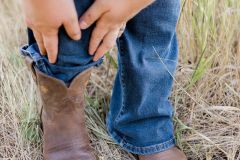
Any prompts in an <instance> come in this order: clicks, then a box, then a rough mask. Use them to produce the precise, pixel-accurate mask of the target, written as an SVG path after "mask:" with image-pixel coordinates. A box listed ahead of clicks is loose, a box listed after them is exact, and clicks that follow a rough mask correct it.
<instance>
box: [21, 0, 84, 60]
mask: <svg viewBox="0 0 240 160" xmlns="http://www.w3.org/2000/svg"><path fill="white" fill-rule="evenodd" d="M22 6H23V11H24V15H25V20H26V23H27V26H28V27H29V28H31V29H32V30H33V32H34V37H35V39H36V41H37V43H38V46H39V49H40V51H41V53H42V54H47V55H48V58H49V61H50V62H51V63H55V62H56V59H57V53H58V30H59V27H60V26H61V25H63V26H64V27H65V29H66V31H67V33H68V35H69V36H70V37H71V38H72V39H74V40H79V39H80V37H81V32H80V27H79V24H78V17H77V12H76V9H75V5H74V1H73V0H22Z"/></svg>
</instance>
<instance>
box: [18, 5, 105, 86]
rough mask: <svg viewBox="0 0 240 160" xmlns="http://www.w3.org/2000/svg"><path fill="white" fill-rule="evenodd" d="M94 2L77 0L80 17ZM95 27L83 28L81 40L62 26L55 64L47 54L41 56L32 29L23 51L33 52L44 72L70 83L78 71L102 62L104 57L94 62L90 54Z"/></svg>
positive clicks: (39, 67) (27, 53) (26, 52)
mask: <svg viewBox="0 0 240 160" xmlns="http://www.w3.org/2000/svg"><path fill="white" fill-rule="evenodd" d="M92 3H93V0H85V1H81V2H80V1H79V0H75V4H76V9H77V12H78V15H79V17H80V15H82V14H83V13H84V12H85V11H86V10H87V9H88V8H89V6H90V5H91V4H92ZM93 27H94V26H92V27H91V28H89V29H87V30H83V32H82V34H83V35H82V38H81V40H79V41H74V40H72V39H70V38H69V37H68V36H67V34H66V32H65V30H64V28H63V27H61V28H60V30H59V47H58V49H59V52H58V59H57V62H56V63H55V64H51V63H49V61H48V59H47V56H40V54H39V50H38V47H37V45H36V41H35V39H34V37H33V34H32V31H31V30H28V36H29V45H28V46H25V47H24V48H23V49H22V52H23V53H25V55H29V54H31V56H32V58H33V59H34V61H35V65H36V67H37V68H38V69H40V70H41V71H42V72H44V73H46V74H48V75H50V76H52V77H55V78H57V79H60V80H62V81H64V82H65V83H66V84H68V85H69V84H70V82H71V80H72V79H73V78H74V77H75V76H76V75H77V74H78V73H80V72H82V71H84V70H86V69H88V68H90V67H92V66H95V65H99V64H101V62H102V59H100V60H99V61H97V62H93V61H92V56H90V55H89V54H88V43H89V39H90V35H91V32H92V30H93Z"/></svg>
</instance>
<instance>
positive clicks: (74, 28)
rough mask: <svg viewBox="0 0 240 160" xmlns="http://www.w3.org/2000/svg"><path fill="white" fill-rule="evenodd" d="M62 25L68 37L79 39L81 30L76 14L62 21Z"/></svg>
mask: <svg viewBox="0 0 240 160" xmlns="http://www.w3.org/2000/svg"><path fill="white" fill-rule="evenodd" d="M63 26H64V28H65V30H66V32H67V34H68V35H69V37H70V38H72V39H73V40H79V39H80V38H81V31H80V27H79V24H78V19H77V15H76V17H74V18H72V19H69V20H68V21H66V22H64V23H63Z"/></svg>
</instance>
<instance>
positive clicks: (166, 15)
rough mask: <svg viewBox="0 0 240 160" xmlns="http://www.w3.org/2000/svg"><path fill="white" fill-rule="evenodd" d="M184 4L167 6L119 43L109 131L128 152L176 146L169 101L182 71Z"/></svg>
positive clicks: (166, 2) (135, 24)
mask: <svg viewBox="0 0 240 160" xmlns="http://www.w3.org/2000/svg"><path fill="white" fill-rule="evenodd" d="M179 8H180V2H179V1H178V0H161V1H158V0H157V1H156V2H155V3H154V4H152V5H151V6H149V7H148V8H146V9H145V10H143V11H142V12H141V13H140V14H138V15H137V16H136V17H134V18H133V19H132V20H131V21H130V22H129V23H128V24H127V27H126V31H125V33H124V34H123V36H122V37H120V39H119V40H118V48H119V69H118V73H117V76H116V79H115V85H114V89H113V95H112V100H111V105H110V111H109V114H108V119H107V123H108V130H109V133H110V134H111V135H112V137H113V138H114V139H115V140H116V142H117V143H119V144H120V145H121V146H122V147H123V148H125V149H126V150H127V151H129V152H132V153H135V154H139V155H150V154H154V153H159V152H163V151H166V150H169V149H172V148H173V147H174V146H175V140H174V132H173V122H172V116H173V110H172V105H171V103H170V102H169V100H168V97H169V95H170V93H171V89H172V83H173V77H172V76H173V75H174V72H175V69H176V65H177V58H178V45H177V37H176V31H175V29H176V23H177V20H178V16H179Z"/></svg>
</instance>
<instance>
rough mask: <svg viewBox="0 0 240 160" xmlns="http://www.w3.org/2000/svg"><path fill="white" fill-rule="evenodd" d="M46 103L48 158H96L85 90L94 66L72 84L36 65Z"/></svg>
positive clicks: (93, 159)
mask: <svg viewBox="0 0 240 160" xmlns="http://www.w3.org/2000/svg"><path fill="white" fill-rule="evenodd" d="M25 62H26V63H27V66H28V68H29V69H31V71H32V73H33V75H35V79H36V82H37V85H38V88H39V90H40V95H41V99H42V103H43V108H42V114H41V119H42V125H43V156H44V159H45V160H96V158H95V156H94V154H93V152H92V149H91V147H90V140H89V136H88V133H87V129H86V125H85V114H84V91H85V88H86V85H87V82H88V80H89V78H90V74H91V69H88V70H86V71H84V72H82V73H80V74H79V75H78V76H76V78H75V79H74V80H73V81H72V83H71V84H70V86H69V87H67V86H66V85H65V83H64V82H63V81H60V80H58V79H55V78H53V77H49V76H48V75H46V74H44V73H42V72H40V71H39V70H38V69H35V68H34V67H33V66H32V61H31V60H30V59H29V58H26V59H25Z"/></svg>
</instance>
